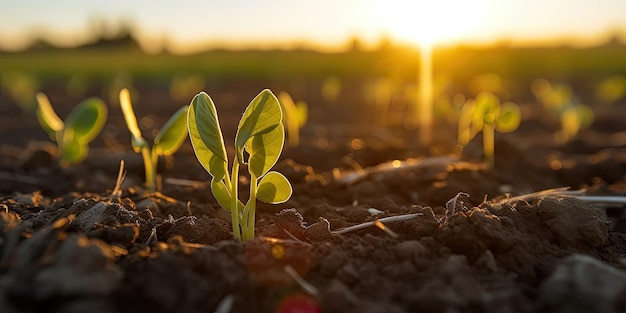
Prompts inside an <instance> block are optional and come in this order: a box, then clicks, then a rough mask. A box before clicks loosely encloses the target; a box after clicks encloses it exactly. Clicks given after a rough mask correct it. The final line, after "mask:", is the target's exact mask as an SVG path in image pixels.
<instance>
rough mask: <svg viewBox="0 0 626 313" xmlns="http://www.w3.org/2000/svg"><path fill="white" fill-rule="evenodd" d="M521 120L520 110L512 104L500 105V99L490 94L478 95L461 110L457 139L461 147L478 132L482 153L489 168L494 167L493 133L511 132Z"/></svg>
mask: <svg viewBox="0 0 626 313" xmlns="http://www.w3.org/2000/svg"><path fill="white" fill-rule="evenodd" d="M521 120H522V117H521V113H520V109H519V107H518V106H517V104H515V103H513V102H505V103H503V104H500V99H498V97H496V96H495V95H494V94H492V93H490V92H483V93H480V94H479V95H478V96H477V97H476V100H469V101H467V102H466V103H465V105H463V107H462V108H461V115H460V117H459V138H458V143H459V145H461V146H465V145H467V143H469V141H470V140H472V138H474V136H476V135H477V134H478V133H479V132H481V131H482V133H483V151H484V154H485V160H486V161H487V164H489V166H491V167H493V165H494V152H495V143H494V135H495V131H496V130H497V131H499V132H502V133H508V132H512V131H514V130H515V129H517V127H518V126H519V124H520V122H521Z"/></svg>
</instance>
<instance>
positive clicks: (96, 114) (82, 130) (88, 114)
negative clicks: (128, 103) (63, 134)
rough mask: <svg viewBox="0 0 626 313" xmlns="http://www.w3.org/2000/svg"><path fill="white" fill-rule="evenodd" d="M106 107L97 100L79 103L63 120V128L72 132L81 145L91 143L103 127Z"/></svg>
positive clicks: (92, 99)
mask: <svg viewBox="0 0 626 313" xmlns="http://www.w3.org/2000/svg"><path fill="white" fill-rule="evenodd" d="M106 119H107V107H106V105H105V104H104V102H102V100H100V99H98V98H89V99H87V100H84V101H83V102H81V103H79V104H78V105H77V106H76V107H75V108H74V109H73V110H72V112H70V115H68V117H67V119H66V120H65V128H69V129H72V130H73V131H74V137H75V138H76V140H77V141H78V142H80V143H82V144H87V143H89V142H91V141H92V140H93V139H94V138H96V136H98V134H100V132H101V131H102V128H103V127H104V122H106Z"/></svg>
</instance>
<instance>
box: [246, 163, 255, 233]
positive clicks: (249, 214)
mask: <svg viewBox="0 0 626 313" xmlns="http://www.w3.org/2000/svg"><path fill="white" fill-rule="evenodd" d="M256 189H257V177H256V176H255V175H254V174H252V173H250V199H248V203H246V207H245V210H244V219H245V220H246V226H245V227H244V237H243V240H244V241H245V240H251V239H252V238H254V218H255V213H256Z"/></svg>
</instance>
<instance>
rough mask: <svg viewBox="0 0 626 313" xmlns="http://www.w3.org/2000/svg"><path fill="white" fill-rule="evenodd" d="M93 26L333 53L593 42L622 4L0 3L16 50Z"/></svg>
mask: <svg viewBox="0 0 626 313" xmlns="http://www.w3.org/2000/svg"><path fill="white" fill-rule="evenodd" d="M94 19H98V20H100V21H104V22H106V23H109V24H111V25H113V26H114V25H116V24H117V23H118V21H120V20H124V19H125V20H128V21H131V22H132V23H133V25H134V26H135V28H136V30H137V32H138V33H139V34H140V36H141V43H142V45H143V46H144V47H146V48H150V43H151V42H154V41H160V40H161V39H163V38H167V39H168V42H169V43H170V44H172V45H173V46H174V50H176V51H179V52H183V51H186V50H189V49H194V48H197V47H199V45H201V44H207V43H213V44H235V45H242V44H245V45H257V46H259V45H263V43H264V42H265V43H267V42H271V43H272V45H274V46H275V45H276V43H294V42H299V43H302V42H306V43H310V44H314V45H322V46H329V47H332V46H335V47H336V46H340V45H344V44H345V43H346V41H347V39H348V38H350V37H352V36H355V35H356V36H359V37H361V38H362V39H363V40H364V41H365V42H366V43H371V44H375V43H376V42H377V41H378V40H379V39H380V38H381V37H382V36H388V37H390V38H391V39H392V40H394V41H400V42H402V43H413V44H415V43H418V42H419V43H424V42H426V43H438V44H442V43H443V44H446V43H451V42H458V41H461V42H465V43H472V42H473V43H485V42H490V41H500V40H509V41H513V42H517V41H521V42H527V41H537V40H540V41H547V40H549V39H554V38H557V37H558V38H559V39H561V40H562V39H563V38H567V39H576V40H581V39H583V40H594V39H595V40H598V39H599V38H600V36H603V37H602V39H605V38H606V36H607V34H609V33H610V32H613V33H614V32H616V31H620V32H622V33H624V34H626V0H473V1H472V0H427V1H424V0H414V1H411V0H315V1H310V0H307V1H305V0H178V1H171V0H169V1H166V0H152V1H128V0H108V1H95V0H55V1H51V0H20V1H15V0H0V46H1V47H9V48H15V47H20V46H24V45H26V44H27V42H29V41H30V40H31V39H32V35H31V34H32V33H33V31H37V32H39V33H40V34H43V35H45V36H46V37H48V36H49V37H50V38H53V42H56V43H61V44H72V43H75V42H76V41H77V40H84V39H85V38H89V37H88V36H89V35H88V34H89V32H90V30H91V29H93V25H94ZM265 45H266V46H267V44H265Z"/></svg>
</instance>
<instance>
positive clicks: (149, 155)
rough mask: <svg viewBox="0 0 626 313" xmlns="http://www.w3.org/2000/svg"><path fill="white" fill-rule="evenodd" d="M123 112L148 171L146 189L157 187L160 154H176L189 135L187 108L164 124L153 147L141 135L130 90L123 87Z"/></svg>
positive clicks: (132, 142)
mask: <svg viewBox="0 0 626 313" xmlns="http://www.w3.org/2000/svg"><path fill="white" fill-rule="evenodd" d="M119 99H120V100H119V101H120V104H121V106H122V112H123V114H124V118H125V119H126V125H127V126H128V130H129V131H130V134H131V144H132V146H133V150H134V151H135V152H136V153H141V155H142V157H143V163H144V168H145V171H146V189H147V190H148V191H156V189H157V164H158V161H159V156H166V155H171V154H174V153H175V152H176V151H177V150H178V148H179V147H180V146H181V145H182V143H183V141H185V138H186V137H187V124H186V123H187V108H188V106H183V107H181V108H180V109H178V111H176V113H174V115H172V116H171V117H170V119H169V120H168V121H167V122H166V123H165V125H163V127H162V128H161V129H160V130H159V132H158V133H157V135H156V136H155V137H154V141H153V143H152V147H150V145H149V144H148V142H147V141H146V140H145V139H144V138H143V137H142V136H141V130H140V129H139V126H138V125H137V118H136V117H135V112H134V111H133V105H132V102H131V99H130V91H129V90H128V89H126V88H123V89H122V90H121V91H120V94H119Z"/></svg>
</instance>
